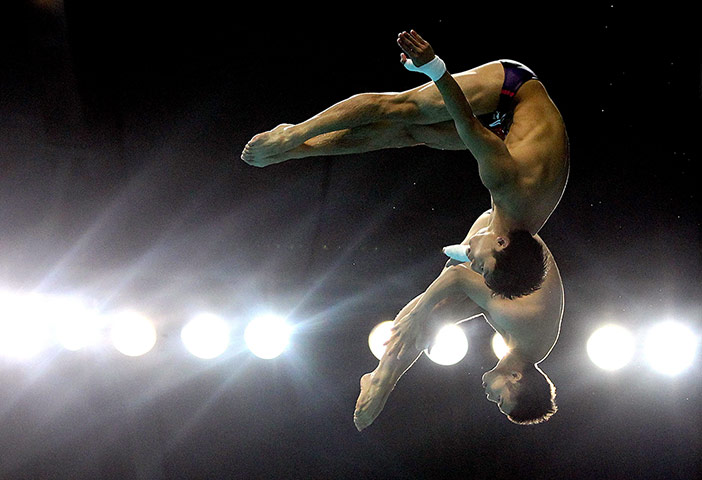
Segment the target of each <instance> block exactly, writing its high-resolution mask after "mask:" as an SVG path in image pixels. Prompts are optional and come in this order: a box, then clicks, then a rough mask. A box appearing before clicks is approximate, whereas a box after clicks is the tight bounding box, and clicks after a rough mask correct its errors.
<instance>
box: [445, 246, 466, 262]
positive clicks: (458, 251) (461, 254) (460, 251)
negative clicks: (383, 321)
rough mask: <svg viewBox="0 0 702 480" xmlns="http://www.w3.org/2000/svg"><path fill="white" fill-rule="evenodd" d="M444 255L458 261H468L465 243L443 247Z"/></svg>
mask: <svg viewBox="0 0 702 480" xmlns="http://www.w3.org/2000/svg"><path fill="white" fill-rule="evenodd" d="M444 255H446V256H447V257H449V258H453V259H454V260H458V261H459V262H464V263H465V262H469V261H470V259H469V258H468V246H467V245H449V246H448V247H444Z"/></svg>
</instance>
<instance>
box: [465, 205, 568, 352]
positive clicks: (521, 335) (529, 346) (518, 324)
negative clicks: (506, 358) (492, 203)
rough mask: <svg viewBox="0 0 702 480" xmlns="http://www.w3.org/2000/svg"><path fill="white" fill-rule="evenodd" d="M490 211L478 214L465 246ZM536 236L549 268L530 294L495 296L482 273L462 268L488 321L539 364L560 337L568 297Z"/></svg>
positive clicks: (512, 347) (512, 345) (486, 221)
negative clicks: (565, 295)
mask: <svg viewBox="0 0 702 480" xmlns="http://www.w3.org/2000/svg"><path fill="white" fill-rule="evenodd" d="M491 214H492V211H491V210H488V211H487V212H485V213H483V214H482V215H481V216H480V217H478V219H477V220H476V221H475V222H474V223H473V226H472V227H471V229H470V231H469V232H468V235H467V236H466V238H465V240H464V241H463V244H464V245H467V244H468V241H469V240H470V238H472V237H473V236H474V235H475V234H477V233H480V232H481V231H483V230H484V229H485V228H487V225H488V224H489V222H490V215H491ZM535 238H536V239H537V240H538V241H539V243H541V246H542V247H543V249H544V251H545V252H546V261H547V270H546V276H545V277H544V281H543V284H542V285H541V288H540V289H539V290H537V291H535V292H533V293H531V294H529V295H526V296H523V297H519V298H517V299H514V300H509V299H506V298H504V297H501V296H499V295H498V296H494V295H492V292H490V291H489V289H487V287H486V286H485V284H484V279H483V277H482V275H480V274H478V273H476V272H474V271H473V270H471V269H470V267H469V266H467V265H466V264H464V265H460V266H459V267H461V268H465V270H466V271H465V275H468V276H469V277H470V279H471V283H472V284H473V285H474V290H473V295H474V296H477V295H479V296H480V297H482V299H477V298H474V300H476V301H477V303H479V304H481V305H482V306H483V310H484V313H485V317H486V319H487V321H488V323H489V324H490V325H491V326H492V328H494V329H495V331H497V332H498V333H499V334H500V335H502V338H503V339H504V340H505V342H506V343H507V346H508V347H509V348H510V350H518V351H519V352H520V353H522V355H523V356H525V357H528V359H529V360H532V361H533V362H534V363H538V362H540V361H541V360H543V359H544V358H546V356H547V355H548V354H549V352H550V351H551V349H552V348H553V346H554V345H555V343H556V341H557V340H558V335H559V332H560V327H561V318H562V316H563V309H564V305H565V298H564V290H563V281H562V279H561V275H560V272H559V270H558V266H557V265H556V262H555V260H554V258H553V255H552V254H551V251H550V250H549V249H548V247H547V246H546V244H544V243H543V241H542V240H541V238H540V237H539V236H538V235H536V236H535ZM454 268H456V267H454Z"/></svg>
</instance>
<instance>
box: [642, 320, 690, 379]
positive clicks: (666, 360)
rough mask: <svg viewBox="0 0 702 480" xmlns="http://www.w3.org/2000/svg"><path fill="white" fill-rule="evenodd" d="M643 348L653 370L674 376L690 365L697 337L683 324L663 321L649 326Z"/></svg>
mask: <svg viewBox="0 0 702 480" xmlns="http://www.w3.org/2000/svg"><path fill="white" fill-rule="evenodd" d="M644 349H645V353H646V358H647V359H648V362H649V364H650V365H651V367H652V368H653V369H654V370H656V371H657V372H659V373H663V374H665V375H670V376H674V375H678V374H680V373H682V372H683V370H685V369H686V368H688V367H689V366H690V365H692V362H693V360H694V358H695V353H696V350H697V337H696V336H695V335H694V333H693V332H692V331H691V330H690V329H689V328H688V327H686V326H685V325H683V324H681V323H677V322H674V321H665V322H661V323H659V324H657V325H654V326H653V327H652V328H651V330H650V331H649V333H648V335H647V336H646V341H645V344H644Z"/></svg>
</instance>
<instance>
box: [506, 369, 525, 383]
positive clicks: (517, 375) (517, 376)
mask: <svg viewBox="0 0 702 480" xmlns="http://www.w3.org/2000/svg"><path fill="white" fill-rule="evenodd" d="M521 379H522V372H518V371H516V370H512V371H511V372H509V380H510V382H512V383H516V382H518V381H519V380H521Z"/></svg>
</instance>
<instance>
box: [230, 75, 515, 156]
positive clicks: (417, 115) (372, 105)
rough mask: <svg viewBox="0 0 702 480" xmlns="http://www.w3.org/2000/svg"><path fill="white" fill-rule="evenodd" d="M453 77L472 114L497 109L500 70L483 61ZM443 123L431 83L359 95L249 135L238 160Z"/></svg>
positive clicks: (444, 113) (437, 95) (441, 108)
mask: <svg viewBox="0 0 702 480" xmlns="http://www.w3.org/2000/svg"><path fill="white" fill-rule="evenodd" d="M454 77H455V78H456V81H457V82H458V84H459V85H460V87H461V90H462V91H463V92H464V93H465V95H466V98H467V99H468V101H469V102H470V104H471V107H472V108H473V111H474V113H475V114H476V115H481V114H483V113H488V112H491V111H494V110H495V109H496V108H497V103H498V101H499V95H500V89H501V85H502V82H503V80H504V70H503V68H502V65H501V64H500V63H499V62H492V63H488V64H486V65H482V66H480V67H477V68H474V69H472V70H468V71H466V72H462V73H459V74H456V75H455V76H454ZM447 120H450V116H449V114H448V112H447V111H446V108H445V107H444V104H443V100H442V98H441V94H440V93H439V91H438V89H437V88H436V86H435V85H434V84H433V83H427V84H424V85H422V86H420V87H417V88H414V89H412V90H408V91H405V92H400V93H361V94H358V95H354V96H352V97H350V98H347V99H346V100H343V101H341V102H339V103H337V104H335V105H333V106H331V107H329V108H328V109H326V110H324V111H323V112H321V113H319V114H317V115H315V116H313V117H312V118H310V119H308V120H305V121H304V122H302V123H299V124H297V125H292V124H282V125H279V126H278V127H276V128H274V129H273V130H270V131H268V132H264V133H260V134H258V135H256V136H254V137H253V138H252V139H251V141H249V143H248V144H247V145H246V148H245V149H244V152H243V153H242V159H243V160H244V161H246V162H248V163H253V164H257V163H258V164H260V163H265V161H264V159H265V158H266V157H272V156H276V155H280V154H282V153H284V152H287V151H289V150H291V149H293V148H295V147H298V146H300V145H302V144H303V143H305V142H306V141H308V140H310V139H312V138H314V137H317V136H320V135H323V134H326V133H329V132H335V131H338V130H347V129H353V128H356V127H360V126H364V125H368V124H374V123H379V122H386V121H389V122H399V123H404V124H409V125H428V124H434V123H439V122H444V121H447ZM380 148H387V147H380Z"/></svg>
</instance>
